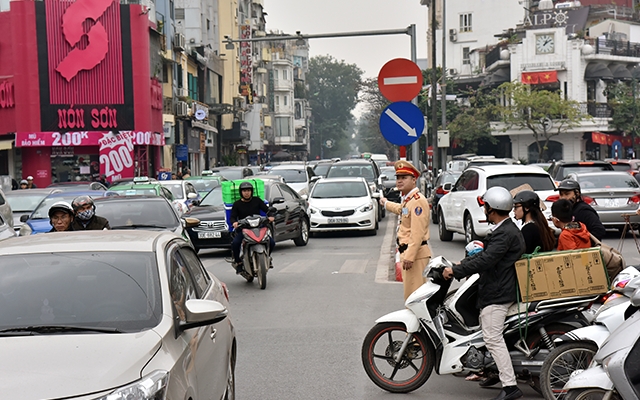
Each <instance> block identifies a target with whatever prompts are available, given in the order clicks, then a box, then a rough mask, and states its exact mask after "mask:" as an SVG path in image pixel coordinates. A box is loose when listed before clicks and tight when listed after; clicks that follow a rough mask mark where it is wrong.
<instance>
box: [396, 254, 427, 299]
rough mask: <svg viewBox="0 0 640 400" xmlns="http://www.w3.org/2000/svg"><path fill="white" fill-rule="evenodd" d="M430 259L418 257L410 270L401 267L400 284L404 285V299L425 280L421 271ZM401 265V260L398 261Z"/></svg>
mask: <svg viewBox="0 0 640 400" xmlns="http://www.w3.org/2000/svg"><path fill="white" fill-rule="evenodd" d="M429 260H431V257H425V258H418V259H416V260H415V261H414V262H413V266H412V267H411V269H410V270H408V271H406V270H404V269H402V285H403V286H404V299H405V300H407V297H409V295H410V294H411V293H413V292H415V291H416V289H417V288H419V287H420V286H422V285H423V284H424V282H425V279H424V278H423V277H422V272H424V268H425V267H426V266H427V264H428V263H429ZM400 265H402V261H401V262H400Z"/></svg>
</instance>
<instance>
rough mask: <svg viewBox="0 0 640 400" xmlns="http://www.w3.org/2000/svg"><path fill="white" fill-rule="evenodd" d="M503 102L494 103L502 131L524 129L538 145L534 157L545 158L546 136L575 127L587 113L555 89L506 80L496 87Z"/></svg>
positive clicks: (547, 140)
mask: <svg viewBox="0 0 640 400" xmlns="http://www.w3.org/2000/svg"><path fill="white" fill-rule="evenodd" d="M498 92H500V93H501V94H502V95H503V96H504V99H506V102H505V104H504V105H497V106H495V111H496V112H497V113H498V114H499V115H500V118H501V120H502V122H503V123H504V124H505V125H504V129H503V130H504V131H506V130H507V129H510V128H519V129H528V130H530V131H531V132H532V133H533V138H534V139H535V140H536V144H537V146H538V160H539V161H540V160H545V159H546V158H545V154H546V152H547V150H548V146H549V140H551V138H553V137H554V136H558V135H561V134H563V133H566V132H567V131H568V130H569V129H571V128H574V127H577V126H578V125H579V123H580V121H581V120H582V119H584V118H587V116H585V115H582V114H581V112H580V109H579V107H578V102H576V101H574V100H566V99H564V98H563V97H562V96H561V94H560V93H559V92H551V91H548V90H535V89H534V88H531V87H530V86H529V85H525V84H523V83H520V82H506V83H503V84H502V85H500V86H499V87H498Z"/></svg>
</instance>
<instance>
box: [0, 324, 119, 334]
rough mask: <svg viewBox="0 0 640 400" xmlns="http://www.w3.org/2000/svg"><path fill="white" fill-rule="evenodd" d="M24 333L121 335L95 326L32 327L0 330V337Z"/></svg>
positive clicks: (109, 329)
mask: <svg viewBox="0 0 640 400" xmlns="http://www.w3.org/2000/svg"><path fill="white" fill-rule="evenodd" d="M19 332H26V333H28V334H30V335H32V334H34V333H39V334H47V333H62V332H99V333H122V331H121V330H119V329H117V328H102V327H97V326H79V325H32V326H23V327H16V328H7V329H0V336H6V335H4V334H7V333H19Z"/></svg>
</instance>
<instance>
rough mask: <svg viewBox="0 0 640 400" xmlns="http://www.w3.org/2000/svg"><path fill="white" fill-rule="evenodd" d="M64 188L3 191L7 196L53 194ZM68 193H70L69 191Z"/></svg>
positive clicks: (60, 191)
mask: <svg viewBox="0 0 640 400" xmlns="http://www.w3.org/2000/svg"><path fill="white" fill-rule="evenodd" d="M62 192H63V190H60V189H56V188H42V189H28V190H9V191H8V192H3V193H4V194H5V195H7V196H28V195H30V194H52V193H62ZM92 192H99V190H92ZM66 193H69V191H67V192H66Z"/></svg>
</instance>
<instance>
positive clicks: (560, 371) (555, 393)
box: [540, 267, 640, 400]
mask: <svg viewBox="0 0 640 400" xmlns="http://www.w3.org/2000/svg"><path fill="white" fill-rule="evenodd" d="M611 287H612V290H611V291H610V292H609V293H608V294H607V295H606V297H607V300H606V301H605V302H604V304H603V305H602V306H601V307H600V308H599V309H598V310H597V312H596V313H595V318H594V321H593V323H592V324H591V325H590V326H586V327H584V328H579V329H576V330H573V331H571V332H568V333H567V334H565V335H562V336H560V337H558V338H556V340H555V346H556V348H555V349H554V350H553V351H551V352H550V353H549V356H548V357H547V358H546V359H545V360H544V362H543V364H542V371H541V373H540V386H541V388H542V394H543V396H544V398H545V400H556V399H557V400H560V399H564V398H565V395H566V392H565V391H564V389H563V388H564V385H565V384H566V383H567V381H568V380H569V378H570V376H571V374H572V373H573V372H574V371H576V370H583V369H586V368H587V367H588V366H589V364H590V363H591V361H592V360H593V357H594V355H595V354H596V352H597V351H598V348H599V347H600V346H601V345H602V343H603V342H604V341H605V340H606V339H607V338H608V337H609V335H610V334H611V332H613V331H615V330H616V329H617V328H618V327H619V326H620V325H622V324H623V323H624V315H625V311H626V310H627V308H628V307H629V298H630V297H631V295H632V294H633V293H634V291H635V290H636V289H637V288H638V287H640V271H638V269H637V268H636V267H627V268H625V269H624V270H623V271H621V272H620V273H619V274H618V275H617V276H616V277H615V279H614V280H613V282H612V283H611Z"/></svg>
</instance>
